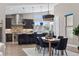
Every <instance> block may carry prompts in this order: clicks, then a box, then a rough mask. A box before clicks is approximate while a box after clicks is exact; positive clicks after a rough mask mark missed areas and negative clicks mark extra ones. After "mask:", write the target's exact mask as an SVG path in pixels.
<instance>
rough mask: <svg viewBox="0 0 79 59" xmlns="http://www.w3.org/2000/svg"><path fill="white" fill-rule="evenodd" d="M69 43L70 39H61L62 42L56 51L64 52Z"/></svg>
mask: <svg viewBox="0 0 79 59" xmlns="http://www.w3.org/2000/svg"><path fill="white" fill-rule="evenodd" d="M67 41H68V38H62V39H60V42H59V43H58V45H57V47H56V49H58V50H64V49H66V47H67Z"/></svg>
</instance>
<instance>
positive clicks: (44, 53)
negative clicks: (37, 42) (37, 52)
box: [43, 48, 45, 56]
mask: <svg viewBox="0 0 79 59" xmlns="http://www.w3.org/2000/svg"><path fill="white" fill-rule="evenodd" d="M44 55H45V48H44V49H43V56H44Z"/></svg>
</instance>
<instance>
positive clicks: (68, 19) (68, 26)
mask: <svg viewBox="0 0 79 59" xmlns="http://www.w3.org/2000/svg"><path fill="white" fill-rule="evenodd" d="M66 36H67V37H68V38H70V39H73V14H68V15H66Z"/></svg>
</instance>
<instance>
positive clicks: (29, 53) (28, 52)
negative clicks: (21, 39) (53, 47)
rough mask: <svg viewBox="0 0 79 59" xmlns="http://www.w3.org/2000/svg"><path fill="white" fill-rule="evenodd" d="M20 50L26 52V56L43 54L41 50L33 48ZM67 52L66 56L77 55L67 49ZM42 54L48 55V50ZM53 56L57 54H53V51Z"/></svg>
mask: <svg viewBox="0 0 79 59" xmlns="http://www.w3.org/2000/svg"><path fill="white" fill-rule="evenodd" d="M22 50H23V51H24V52H25V54H27V56H43V51H41V52H39V51H38V50H36V49H35V48H23V49H22ZM67 54H68V56H79V54H78V53H74V52H71V51H68V50H67ZM44 56H49V54H48V52H45V55H44ZM54 56H57V55H55V53H54ZM64 56H66V55H64Z"/></svg>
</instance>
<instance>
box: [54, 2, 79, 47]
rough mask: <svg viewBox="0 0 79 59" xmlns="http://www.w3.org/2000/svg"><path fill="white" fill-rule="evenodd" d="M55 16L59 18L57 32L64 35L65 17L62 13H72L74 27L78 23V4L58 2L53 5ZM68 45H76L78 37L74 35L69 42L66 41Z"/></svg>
mask: <svg viewBox="0 0 79 59" xmlns="http://www.w3.org/2000/svg"><path fill="white" fill-rule="evenodd" d="M54 11H55V16H59V18H60V20H59V22H60V23H59V28H60V29H59V32H60V35H63V36H65V17H64V15H65V14H66V13H71V12H73V13H74V20H73V21H74V26H73V27H76V26H77V25H78V24H79V4H77V3H76V4H75V3H74V4H73V3H71V4H68V3H63V4H58V5H56V6H55V9H54ZM68 43H69V44H70V45H72V46H73V47H76V46H77V45H78V43H79V42H78V39H77V37H76V36H74V38H73V39H72V40H70V42H68Z"/></svg>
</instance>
